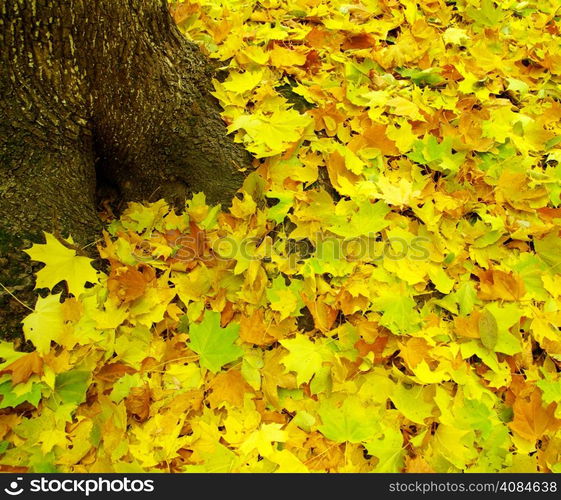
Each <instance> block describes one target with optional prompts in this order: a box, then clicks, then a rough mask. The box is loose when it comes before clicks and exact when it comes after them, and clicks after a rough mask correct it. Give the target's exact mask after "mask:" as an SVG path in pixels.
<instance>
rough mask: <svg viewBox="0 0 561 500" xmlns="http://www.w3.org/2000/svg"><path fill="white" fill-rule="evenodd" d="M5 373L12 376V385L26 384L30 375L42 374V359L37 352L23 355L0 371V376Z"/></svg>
mask: <svg viewBox="0 0 561 500" xmlns="http://www.w3.org/2000/svg"><path fill="white" fill-rule="evenodd" d="M5 373H11V374H12V384H14V385H17V384H19V383H21V382H27V380H28V379H29V377H31V375H34V374H36V375H42V374H43V359H42V358H41V356H39V354H38V353H37V352H31V353H29V354H25V355H24V356H22V357H20V358H18V359H17V360H16V361H14V362H12V363H11V364H9V365H8V366H6V367H5V368H3V369H2V370H0V375H4V374H5Z"/></svg>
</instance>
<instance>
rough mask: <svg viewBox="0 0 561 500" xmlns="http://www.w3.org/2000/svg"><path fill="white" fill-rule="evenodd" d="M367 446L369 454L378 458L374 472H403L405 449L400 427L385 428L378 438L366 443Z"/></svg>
mask: <svg viewBox="0 0 561 500" xmlns="http://www.w3.org/2000/svg"><path fill="white" fill-rule="evenodd" d="M365 448H366V450H367V451H368V454H369V455H372V456H373V457H376V458H377V459H378V464H377V465H376V467H375V469H374V470H373V471H372V472H386V473H387V472H401V469H402V468H403V458H404V456H405V449H404V448H403V436H402V434H401V432H400V430H399V428H397V429H394V428H389V427H388V428H385V429H384V433H383V434H382V435H381V436H380V437H378V439H374V440H372V441H369V442H368V443H365Z"/></svg>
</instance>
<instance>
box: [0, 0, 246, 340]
mask: <svg viewBox="0 0 561 500" xmlns="http://www.w3.org/2000/svg"><path fill="white" fill-rule="evenodd" d="M0 59H1V60H0V64H1V66H0V283H2V285H3V286H4V287H6V288H7V289H8V290H10V292H11V293H13V294H15V295H16V296H17V297H18V298H19V299H20V300H21V301H23V302H27V303H30V305H32V304H33V302H34V297H33V294H32V293H30V288H31V277H30V272H31V267H30V263H29V262H28V261H27V259H26V258H24V255H23V254H22V253H21V248H22V247H24V246H25V245H27V244H28V243H29V242H30V241H39V240H40V233H41V231H43V230H46V231H51V232H52V231H59V232H60V233H62V234H67V233H71V234H72V236H73V237H74V239H75V240H76V241H77V242H79V243H80V244H82V245H87V244H88V243H91V242H92V241H94V240H95V239H96V237H97V236H98V234H99V229H100V222H99V219H98V217H97V215H96V207H95V204H96V183H97V184H99V183H101V182H102V183H104V184H109V185H111V186H112V187H114V188H115V189H116V190H117V192H118V194H119V196H120V198H121V199H122V200H125V201H129V200H156V199H159V198H166V199H168V200H170V201H180V200H183V199H184V197H185V196H186V194H188V193H189V192H198V191H204V192H205V193H206V194H207V198H208V199H209V200H210V201H211V202H223V203H228V202H229V200H230V199H231V197H232V195H233V194H234V193H235V191H236V190H237V188H238V187H239V186H240V185H241V182H242V180H243V177H242V174H241V173H240V172H239V168H240V167H247V166H248V165H249V163H250V162H249V157H248V155H247V153H246V152H245V150H244V149H243V148H242V147H241V146H240V145H237V144H234V143H233V142H232V140H231V139H230V138H228V137H227V136H226V132H225V126H224V124H223V123H222V121H221V119H220V117H219V108H218V105H217V103H216V102H215V100H214V99H213V98H212V97H211V95H210V93H209V90H210V79H211V77H212V67H211V65H210V64H209V63H208V61H207V60H206V59H205V58H204V56H203V55H202V54H201V53H200V52H199V50H198V49H197V47H196V46H195V45H193V44H192V43H190V42H188V41H187V40H186V39H185V38H184V37H183V36H182V34H181V33H180V32H179V31H178V30H177V29H176V27H175V25H174V24H173V21H172V19H171V16H170V15H169V12H168V8H167V5H166V1H165V0H64V1H61V0H0ZM24 311H25V308H24V306H22V305H21V304H20V303H18V302H17V300H15V299H14V298H13V297H12V295H10V294H9V293H8V292H7V291H6V290H5V289H4V288H0V335H1V336H3V337H4V338H6V337H7V336H10V335H11V334H13V333H14V332H16V331H17V330H18V329H19V327H18V323H19V321H20V320H21V315H22V312H24Z"/></svg>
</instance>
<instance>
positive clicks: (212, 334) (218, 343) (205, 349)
mask: <svg viewBox="0 0 561 500" xmlns="http://www.w3.org/2000/svg"><path fill="white" fill-rule="evenodd" d="M239 329H240V327H239V325H235V324H230V325H228V326H227V327H226V328H221V327H220V314H219V313H217V312H214V311H207V312H206V313H205V317H204V319H203V321H201V322H200V323H198V324H197V323H193V324H191V325H189V337H190V339H191V341H190V342H188V343H187V345H188V346H189V348H190V349H191V350H193V351H195V352H196V353H197V354H198V355H199V356H200V360H199V362H200V365H201V366H202V367H204V368H208V369H209V370H210V371H211V372H212V373H217V372H219V371H220V369H221V368H222V367H223V366H224V365H226V364H228V363H231V362H232V361H236V360H237V359H238V358H239V357H240V356H241V355H242V354H243V349H242V348H241V347H239V346H237V345H235V344H234V342H235V341H236V339H237V338H238V331H239Z"/></svg>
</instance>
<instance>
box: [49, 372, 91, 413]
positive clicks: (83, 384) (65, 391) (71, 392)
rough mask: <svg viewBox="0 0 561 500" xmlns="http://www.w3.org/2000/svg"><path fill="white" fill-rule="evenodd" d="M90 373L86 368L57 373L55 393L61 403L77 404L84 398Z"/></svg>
mask: <svg viewBox="0 0 561 500" xmlns="http://www.w3.org/2000/svg"><path fill="white" fill-rule="evenodd" d="M91 375H92V374H91V372H89V371H86V370H72V371H69V372H66V373H59V374H58V375H57V376H56V380H55V393H56V394H57V395H58V396H59V397H60V399H61V400H62V402H63V403H68V404H71V403H72V404H75V405H79V404H80V403H83V402H84V401H85V399H86V391H87V390H88V387H89V385H90V378H91Z"/></svg>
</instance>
